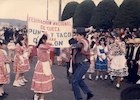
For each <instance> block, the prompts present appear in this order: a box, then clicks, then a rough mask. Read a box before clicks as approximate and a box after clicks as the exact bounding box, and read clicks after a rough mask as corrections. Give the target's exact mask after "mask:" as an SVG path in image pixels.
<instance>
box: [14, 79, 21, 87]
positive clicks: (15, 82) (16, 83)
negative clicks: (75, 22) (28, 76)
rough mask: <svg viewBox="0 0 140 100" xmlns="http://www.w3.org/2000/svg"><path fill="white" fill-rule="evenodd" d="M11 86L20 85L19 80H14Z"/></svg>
mask: <svg viewBox="0 0 140 100" xmlns="http://www.w3.org/2000/svg"><path fill="white" fill-rule="evenodd" d="M13 86H16V87H20V86H21V85H20V84H19V81H17V80H16V81H14V83H13Z"/></svg>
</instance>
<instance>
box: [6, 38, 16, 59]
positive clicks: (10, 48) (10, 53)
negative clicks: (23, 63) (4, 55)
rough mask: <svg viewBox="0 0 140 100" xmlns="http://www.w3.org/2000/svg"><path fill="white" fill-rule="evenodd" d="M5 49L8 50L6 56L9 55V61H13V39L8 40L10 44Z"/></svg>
mask: <svg viewBox="0 0 140 100" xmlns="http://www.w3.org/2000/svg"><path fill="white" fill-rule="evenodd" d="M7 48H8V54H9V58H10V60H11V61H14V55H15V48H16V45H15V43H14V40H13V39H10V42H9V43H8V44H7Z"/></svg>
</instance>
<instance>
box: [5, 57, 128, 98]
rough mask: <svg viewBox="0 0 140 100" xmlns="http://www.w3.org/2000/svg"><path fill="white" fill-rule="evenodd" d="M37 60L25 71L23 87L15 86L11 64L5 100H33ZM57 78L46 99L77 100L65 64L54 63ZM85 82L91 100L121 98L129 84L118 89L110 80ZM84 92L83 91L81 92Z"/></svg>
mask: <svg viewBox="0 0 140 100" xmlns="http://www.w3.org/2000/svg"><path fill="white" fill-rule="evenodd" d="M35 64H36V60H35V59H33V61H32V62H31V69H30V71H29V72H27V73H25V77H26V78H27V79H28V80H29V82H28V83H26V85H25V86H23V87H13V85H12V84H13V80H14V74H13V71H12V66H11V82H10V84H8V85H6V86H5V91H6V92H7V93H8V94H9V95H8V97H7V98H5V99H4V100H33V94H34V93H33V91H31V90H30V88H31V80H32V76H33V71H34V67H35ZM52 71H53V74H54V76H55V80H54V81H53V88H54V90H53V92H52V93H49V94H46V95H45V100H75V99H74V95H73V92H72V87H71V85H70V84H69V83H68V80H67V78H66V68H65V67H64V66H57V65H53V67H52ZM85 82H86V83H87V84H88V86H89V88H90V89H91V90H92V91H93V93H94V97H93V98H92V99H91V100H120V92H121V91H122V90H123V89H124V88H126V87H128V86H129V84H126V83H124V82H123V83H122V88H121V89H119V90H118V89H116V88H115V85H113V84H112V83H111V82H110V80H97V81H95V80H93V81H90V80H88V79H87V78H86V79H85ZM81 93H82V92H81ZM82 95H83V100H86V95H84V94H83V93H82Z"/></svg>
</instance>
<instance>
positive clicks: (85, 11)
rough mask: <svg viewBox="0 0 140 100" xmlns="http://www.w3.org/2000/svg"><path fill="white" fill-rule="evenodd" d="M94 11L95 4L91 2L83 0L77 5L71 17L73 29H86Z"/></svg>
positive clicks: (90, 0)
mask: <svg viewBox="0 0 140 100" xmlns="http://www.w3.org/2000/svg"><path fill="white" fill-rule="evenodd" d="M94 9H95V4H94V2H93V1H92V0H85V1H83V2H82V3H81V4H79V5H78V7H77V8H76V11H75V14H74V17H73V21H74V27H88V26H89V21H90V18H91V16H92V13H93V12H94Z"/></svg>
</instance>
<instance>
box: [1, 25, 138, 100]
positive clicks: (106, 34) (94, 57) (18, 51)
mask: <svg viewBox="0 0 140 100" xmlns="http://www.w3.org/2000/svg"><path fill="white" fill-rule="evenodd" d="M3 30H4V35H3V36H4V38H2V39H1V40H0V97H6V96H7V93H6V92H4V89H3V86H4V85H5V84H8V83H9V81H10V76H9V75H10V67H9V64H10V63H11V62H12V63H13V64H12V65H13V71H14V73H15V79H14V82H13V86H15V87H21V86H23V85H25V83H26V82H28V80H27V79H26V78H25V76H24V75H25V74H26V73H27V72H28V71H29V70H30V59H31V58H32V57H33V54H32V53H33V52H34V50H35V49H33V48H34V47H33V46H30V45H28V37H27V29H26V27H24V28H23V29H16V28H3ZM47 39H48V37H47V36H46V35H45V34H44V35H43V36H42V37H41V39H40V40H39V43H38V45H37V46H36V48H37V54H36V56H37V58H38V59H37V63H36V65H35V70H34V74H33V78H32V84H31V90H33V91H34V93H35V95H34V100H38V99H39V100H44V94H45V93H50V92H52V91H53V90H52V89H53V86H52V81H53V80H54V79H55V78H54V76H53V74H52V71H51V66H52V64H53V63H52V62H53V61H52V59H51V57H50V50H51V49H52V46H51V44H50V43H48V42H47ZM69 44H70V47H69V48H61V49H60V51H61V52H60V56H59V57H58V59H57V62H58V64H59V65H60V64H61V63H62V62H63V61H64V62H66V63H67V78H68V79H69V83H70V84H71V85H72V88H73V92H74V96H75V99H76V100H82V95H81V93H80V88H81V89H82V91H83V92H84V93H85V94H86V95H87V100H90V99H91V98H92V97H93V96H94V94H93V93H92V91H91V90H90V88H89V87H88V86H87V85H86V83H85V82H84V80H83V79H84V78H85V75H86V74H88V78H89V79H90V80H95V81H97V80H99V79H101V80H107V79H110V80H111V81H112V82H113V83H114V84H115V86H116V88H117V89H119V88H121V81H122V80H126V82H128V83H133V84H135V83H136V82H137V81H138V80H139V79H140V28H139V29H136V28H134V29H132V30H130V29H129V28H125V29H123V28H121V29H119V28H117V29H113V30H106V31H105V30H99V31H98V30H95V29H93V28H92V27H90V28H77V29H74V31H73V37H72V38H71V39H70V40H69ZM93 74H95V77H93Z"/></svg>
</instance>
